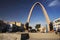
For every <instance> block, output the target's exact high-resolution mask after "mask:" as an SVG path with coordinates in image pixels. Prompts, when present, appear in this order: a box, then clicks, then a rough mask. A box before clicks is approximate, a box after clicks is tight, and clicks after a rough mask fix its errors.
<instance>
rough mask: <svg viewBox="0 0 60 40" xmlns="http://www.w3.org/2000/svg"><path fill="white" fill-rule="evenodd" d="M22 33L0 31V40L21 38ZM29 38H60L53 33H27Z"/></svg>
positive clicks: (49, 39)
mask: <svg viewBox="0 0 60 40" xmlns="http://www.w3.org/2000/svg"><path fill="white" fill-rule="evenodd" d="M21 34H22V33H20V32H19V33H0V40H21ZM29 36H30V39H29V40H60V36H59V35H56V34H55V33H29Z"/></svg>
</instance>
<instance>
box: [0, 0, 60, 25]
mask: <svg viewBox="0 0 60 40" xmlns="http://www.w3.org/2000/svg"><path fill="white" fill-rule="evenodd" d="M35 2H41V3H42V4H43V5H44V7H45V8H46V10H47V13H48V15H49V18H50V20H51V21H53V20H54V19H56V18H59V17H60V0H0V20H6V21H18V22H22V23H26V20H27V17H28V14H29V11H30V8H31V7H32V5H33V4H34V3H35ZM39 23H40V24H42V25H45V24H46V20H45V16H44V14H43V12H42V10H41V7H40V6H39V5H38V4H37V5H36V6H35V8H34V10H33V12H32V16H31V19H30V25H31V26H34V25H35V24H39Z"/></svg>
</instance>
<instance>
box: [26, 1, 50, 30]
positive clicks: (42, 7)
mask: <svg viewBox="0 0 60 40" xmlns="http://www.w3.org/2000/svg"><path fill="white" fill-rule="evenodd" d="M36 4H39V5H40V7H41V9H42V11H43V14H44V16H45V18H46V22H47V25H48V30H50V29H49V24H50V19H49V17H48V14H47V11H46V9H45V7H44V6H43V5H42V4H41V3H40V2H36V3H34V4H33V6H32V8H31V9H30V12H29V15H28V19H27V22H28V23H29V22H30V18H31V15H32V11H33V9H34V7H35V6H36Z"/></svg>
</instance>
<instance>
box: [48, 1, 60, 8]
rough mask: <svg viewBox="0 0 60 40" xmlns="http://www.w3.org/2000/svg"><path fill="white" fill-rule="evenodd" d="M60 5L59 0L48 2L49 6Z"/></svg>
mask: <svg viewBox="0 0 60 40" xmlns="http://www.w3.org/2000/svg"><path fill="white" fill-rule="evenodd" d="M59 5H60V1H59V0H54V1H52V2H50V4H48V6H49V7H53V6H59Z"/></svg>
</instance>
